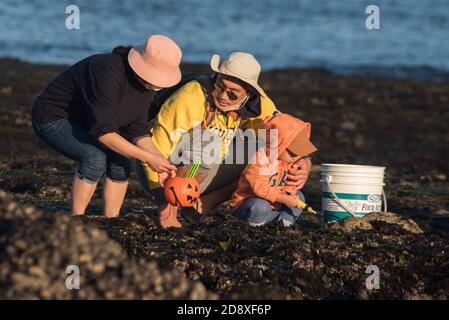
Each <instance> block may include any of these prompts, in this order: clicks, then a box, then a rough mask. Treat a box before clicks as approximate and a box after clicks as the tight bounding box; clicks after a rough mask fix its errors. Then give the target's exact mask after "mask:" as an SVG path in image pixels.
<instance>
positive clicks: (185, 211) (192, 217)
mask: <svg viewBox="0 0 449 320" xmlns="http://www.w3.org/2000/svg"><path fill="white" fill-rule="evenodd" d="M179 213H180V214H181V217H183V219H184V220H186V221H187V222H188V223H198V222H200V221H201V219H202V218H203V215H202V214H201V213H199V212H198V211H197V210H196V209H195V208H194V207H182V208H181V210H180V212H179Z"/></svg>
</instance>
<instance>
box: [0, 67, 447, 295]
mask: <svg viewBox="0 0 449 320" xmlns="http://www.w3.org/2000/svg"><path fill="white" fill-rule="evenodd" d="M64 68H65V67H64V66H50V65H35V64H29V63H24V62H21V61H18V60H14V59H0V115H1V116H0V130H1V131H0V132H1V139H0V150H1V153H0V189H2V190H3V191H4V192H5V193H8V194H9V195H7V194H5V193H2V196H1V201H2V203H1V212H0V230H1V232H0V258H1V259H0V261H1V263H0V264H1V268H0V270H2V272H1V273H0V298H61V299H70V298H75V299H76V298H99V299H102V298H119V299H120V298H150V299H154V298H177V297H183V298H187V299H189V298H206V299H209V298H217V297H219V298H236V299H238V298H267V299H272V298H279V299H284V298H289V299H353V298H355V299H379V298H383V299H447V298H448V296H449V271H448V270H449V268H448V266H449V265H448V263H449V242H448V238H449V231H448V230H449V180H448V177H447V173H448V172H449V162H448V161H447V158H448V155H449V135H448V130H447V124H448V123H449V82H438V83H437V82H424V81H417V80H404V79H402V80H398V79H390V78H381V77H372V76H361V75H358V76H338V75H334V74H332V73H330V72H328V71H326V70H319V69H316V70H315V69H311V70H304V69H286V70H277V71H270V72H266V73H263V74H262V77H261V82H262V87H263V88H265V89H266V91H267V92H268V94H269V95H270V97H272V99H273V100H274V101H275V103H276V104H277V106H278V107H279V108H280V110H281V111H284V112H289V113H291V114H293V115H295V116H298V117H299V118H301V119H303V120H305V121H309V122H311V123H312V141H313V142H314V144H315V145H316V146H317V147H318V149H319V152H318V153H317V154H316V156H315V157H314V159H313V162H314V166H313V169H312V173H311V177H310V181H309V183H308V184H307V186H306V187H305V189H304V192H305V194H306V197H307V199H308V202H309V204H311V205H312V206H313V207H315V208H320V206H321V203H320V200H321V190H320V185H319V171H320V164H321V163H324V162H331V163H332V162H336V163H358V164H372V165H383V166H386V167H387V174H386V181H385V182H386V187H385V191H386V193H387V197H388V202H389V213H386V214H381V213H374V214H371V215H369V216H367V217H366V218H364V219H348V220H346V221H344V222H341V223H337V224H332V225H325V226H322V225H321V224H320V223H319V221H318V219H317V217H315V216H309V215H303V216H302V217H301V219H300V222H299V224H298V225H296V226H295V227H293V228H291V229H283V228H282V227H281V226H279V225H276V224H274V225H271V226H264V227H262V228H250V227H249V226H247V225H246V224H245V223H242V222H240V221H236V220H235V219H234V218H233V217H232V216H230V215H229V209H228V207H227V206H226V205H223V206H222V207H220V208H219V209H218V210H216V212H215V213H214V214H213V215H211V216H208V217H206V218H205V219H204V221H202V222H201V223H200V224H198V225H190V226H186V227H185V228H183V229H181V230H161V229H159V228H158V227H157V225H156V220H155V215H154V214H155V207H154V204H153V202H152V200H151V199H150V198H149V197H148V196H146V195H145V194H144V193H143V191H142V190H141V188H140V187H139V185H138V183H137V181H136V180H135V178H134V176H133V179H132V181H131V182H130V188H129V191H128V193H127V198H126V200H125V204H124V206H123V210H122V214H121V216H120V217H119V218H118V219H114V220H106V219H104V218H102V217H101V198H100V195H101V188H99V189H98V190H97V192H96V194H95V196H94V200H93V201H92V204H91V206H90V207H89V209H88V215H86V216H85V217H82V218H79V219H72V218H70V217H69V216H68V212H69V202H68V200H69V197H70V182H71V178H72V174H73V170H74V168H75V166H74V163H73V162H72V161H70V160H67V159H65V158H63V157H61V156H59V155H57V154H56V153H54V152H53V151H52V150H50V149H49V148H48V147H46V146H45V145H44V144H43V143H41V142H40V141H39V140H38V139H37V138H36V137H35V136H34V134H33V132H32V128H31V118H30V108H31V104H32V102H33V100H34V99H35V97H36V95H37V94H38V93H39V91H40V90H42V89H43V88H44V86H45V85H46V83H47V82H48V81H49V80H50V79H51V78H52V77H54V76H56V75H57V74H58V73H59V72H61V71H62V70H63V69H64ZM183 70H184V71H185V72H207V71H208V68H207V66H204V65H185V66H184V67H183ZM23 206H32V208H33V209H28V211H29V212H28V213H29V215H28V214H25V213H23V214H22V213H20V212H22V211H24V210H25V211H26V209H24V208H23ZM12 207H14V209H11V208H12ZM17 208H19V209H17ZM36 208H37V209H36ZM17 210H18V211H17ZM34 212H39V213H38V214H36V215H35V214H34ZM61 230H65V231H61ZM67 230H78V231H73V232H74V234H75V235H72V234H71V233H70V232H68V231H67ZM76 234H78V235H76ZM73 237H75V238H76V239H78V240H77V241H75V242H72V239H73ZM84 238H86V239H91V240H86V241H84V240H83V239H84ZM68 239H70V241H71V243H72V245H71V246H69V245H68V244H63V242H64V241H68ZM100 240H101V241H100ZM105 248H111V249H110V250H111V251H108V250H109V249H108V250H105ZM77 250H81V251H82V250H85V251H86V252H88V253H89V254H90V255H91V258H90V259H92V260H87V262H85V263H84V262H80V261H78V260H77V259H80V255H79V254H78V253H79V252H81V251H77ZM102 251H105V252H106V253H107V252H111V253H110V255H109V256H108V258H107V259H106V258H104V259H103V258H102V255H101V252H102ZM77 252H78V253H77ZM125 252H126V254H125ZM44 253H45V254H44ZM45 257H47V258H45ZM55 257H58V258H55ZM69 260H70V261H69ZM91 261H100V265H101V264H104V265H107V263H111V264H112V265H113V267H105V266H97V265H96V263H92V262H91ZM71 262H73V264H76V263H80V264H81V266H82V269H84V270H85V272H86V274H85V278H82V279H84V280H82V281H85V283H90V284H91V285H90V286H88V288H90V289H86V290H84V292H83V293H82V291H83V290H79V292H78V293H76V294H73V292H71V291H66V290H62V289H61V285H64V282H63V280H62V278H63V277H65V276H67V275H66V274H65V269H64V268H63V265H64V264H65V263H67V264H69V263H71ZM83 263H84V264H83ZM369 265H376V266H378V267H379V270H380V274H381V283H380V289H379V290H368V289H367V288H366V286H365V281H366V278H367V276H368V274H367V273H366V268H367V266H369ZM143 269H145V270H147V271H145V272H143V271H142V272H140V271H138V270H143ZM3 270H6V271H3ZM127 270H133V271H132V272H131V271H129V272H128V271H127ZM161 270H164V271H161ZM81 272H83V271H82V270H81ZM164 272H166V273H167V274H168V276H166V277H167V279H168V278H170V279H171V280H167V283H166V285H164V286H162V289H160V288H159V287H158V289H155V288H156V287H155V284H154V283H155V281H156V282H157V281H159V280H155V279H156V278H158V277H163V275H162V276H161V274H165V273H164ZM130 273H132V274H134V273H139V274H141V276H140V278H139V277H136V276H133V275H131V274H130ZM13 274H15V275H14V276H13ZM106 278H108V279H109V278H111V279H115V280H114V281H115V282H114V283H116V284H117V286H115V285H114V286H108V285H106V284H104V283H102V281H103V280H102V279H106ZM61 281H62V282H61ZM103 282H104V281H103ZM142 283H144V284H142ZM179 287H182V288H183V289H182V290H181V289H179ZM118 288H122V289H120V290H119V289H118ZM176 288H178V289H176ZM195 288H196V289H195ZM160 290H162V291H160ZM173 290H174V291H175V294H173ZM195 290H196V291H195Z"/></svg>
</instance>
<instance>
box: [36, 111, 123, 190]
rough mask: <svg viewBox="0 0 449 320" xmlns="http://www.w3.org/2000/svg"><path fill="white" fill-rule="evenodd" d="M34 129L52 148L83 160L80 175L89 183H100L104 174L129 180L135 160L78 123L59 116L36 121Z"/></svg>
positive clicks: (112, 178) (121, 180) (116, 180)
mask: <svg viewBox="0 0 449 320" xmlns="http://www.w3.org/2000/svg"><path fill="white" fill-rule="evenodd" d="M33 128H34V132H35V133H36V134H37V136H38V137H39V138H40V139H41V140H42V141H44V142H45V143H46V144H47V145H48V146H50V147H51V148H52V149H54V150H56V151H57V152H58V153H60V154H62V155H63V156H66V157H67V158H69V159H72V160H75V161H78V162H79V166H78V169H77V171H76V174H77V175H78V176H79V177H80V178H81V179H82V180H84V181H86V182H88V183H97V182H98V181H99V180H100V179H101V178H102V177H103V175H106V176H107V177H108V178H109V179H110V180H112V181H114V182H126V181H127V180H128V179H129V175H130V171H131V162H130V160H129V159H128V158H126V157H125V156H122V155H121V154H119V153H117V152H114V151H112V150H109V149H107V148H106V147H104V146H103V145H102V144H101V143H100V142H98V141H95V140H94V139H93V138H92V137H91V136H90V135H89V134H88V132H87V130H86V129H84V128H83V127H81V126H80V125H78V124H77V123H75V122H73V121H70V120H67V119H58V120H55V121H50V122H48V123H38V122H36V121H34V120H33Z"/></svg>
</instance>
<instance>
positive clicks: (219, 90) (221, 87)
mask: <svg viewBox="0 0 449 320" xmlns="http://www.w3.org/2000/svg"><path fill="white" fill-rule="evenodd" d="M219 81H220V80H217V81H215V85H214V89H215V91H216V92H217V93H218V94H221V93H222V92H223V91H225V92H226V95H227V96H228V98H229V100H231V101H236V100H238V99H239V97H238V96H237V95H236V94H235V93H234V92H233V91H232V90H230V89H228V88H225V87H224V85H223V84H222V83H221V82H219Z"/></svg>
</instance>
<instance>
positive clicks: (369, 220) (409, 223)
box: [333, 212, 423, 234]
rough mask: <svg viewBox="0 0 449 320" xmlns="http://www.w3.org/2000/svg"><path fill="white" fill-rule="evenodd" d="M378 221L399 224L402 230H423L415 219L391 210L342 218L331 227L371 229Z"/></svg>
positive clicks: (420, 231)
mask: <svg viewBox="0 0 449 320" xmlns="http://www.w3.org/2000/svg"><path fill="white" fill-rule="evenodd" d="M378 222H385V223H387V224H391V225H396V226H399V227H401V228H402V229H403V230H405V231H407V232H410V233H413V234H422V233H423V230H422V229H421V227H420V226H419V225H418V224H417V223H416V222H415V221H413V220H411V219H407V218H404V217H401V216H399V215H397V214H394V213H391V212H372V213H369V214H367V215H366V216H364V217H361V218H360V217H351V218H347V219H343V220H342V221H339V222H337V223H335V225H334V226H333V227H334V228H335V229H342V230H344V231H353V230H373V229H375V227H376V223H378Z"/></svg>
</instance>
